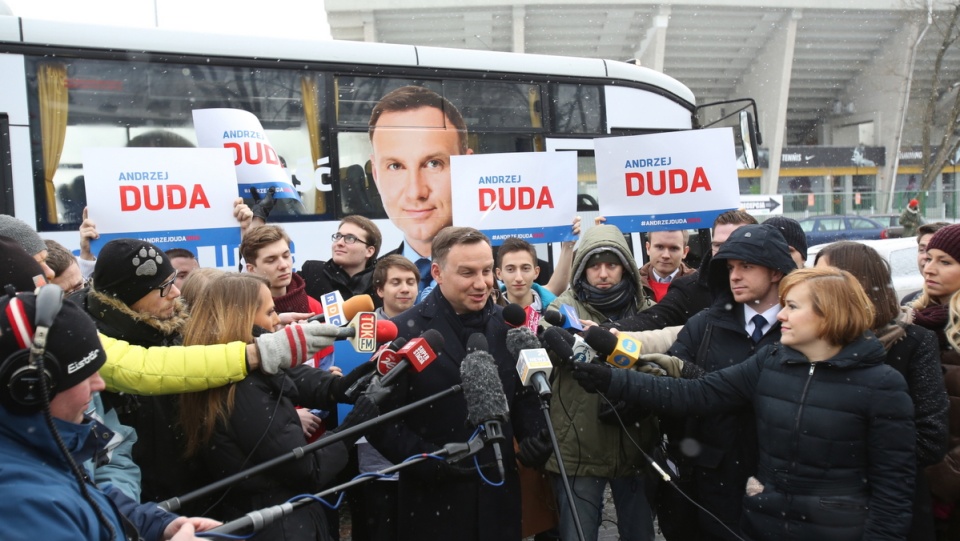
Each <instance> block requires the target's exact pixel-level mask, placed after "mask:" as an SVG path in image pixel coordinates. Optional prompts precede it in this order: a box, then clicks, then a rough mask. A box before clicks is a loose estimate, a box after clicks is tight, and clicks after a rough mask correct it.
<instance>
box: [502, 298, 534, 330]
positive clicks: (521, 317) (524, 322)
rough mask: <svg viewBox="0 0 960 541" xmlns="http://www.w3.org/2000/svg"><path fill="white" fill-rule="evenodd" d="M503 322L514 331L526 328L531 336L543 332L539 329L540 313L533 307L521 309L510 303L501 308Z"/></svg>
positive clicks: (517, 305)
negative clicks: (518, 328)
mask: <svg viewBox="0 0 960 541" xmlns="http://www.w3.org/2000/svg"><path fill="white" fill-rule="evenodd" d="M503 320H504V321H506V322H507V325H509V326H511V327H513V328H514V329H516V328H517V327H526V328H528V329H530V332H532V333H533V334H539V333H540V332H542V331H543V329H542V328H541V327H540V312H537V310H536V309H535V308H534V307H533V306H527V307H526V308H523V307H521V306H520V305H519V304H514V303H510V304H508V305H506V306H504V307H503Z"/></svg>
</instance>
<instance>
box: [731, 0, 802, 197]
mask: <svg viewBox="0 0 960 541" xmlns="http://www.w3.org/2000/svg"><path fill="white" fill-rule="evenodd" d="M802 16H803V11H802V10H799V9H794V10H792V11H790V12H788V13H787V14H785V15H784V18H783V19H782V20H781V21H780V23H779V24H778V26H779V30H778V31H777V32H774V34H773V37H772V38H770V41H768V42H767V44H766V45H765V46H764V47H763V49H762V51H763V52H762V53H760V56H758V57H757V58H756V60H754V62H753V64H751V65H750V68H749V69H747V71H746V73H745V74H744V75H743V77H742V78H741V80H740V83H739V84H737V86H736V88H735V89H734V92H733V95H732V96H731V98H738V97H751V98H753V99H754V100H756V102H757V111H758V115H759V117H760V119H759V124H760V133H761V135H762V136H763V146H765V147H766V148H768V149H769V151H770V164H769V166H768V167H767V169H766V170H764V171H763V175H762V176H761V177H760V193H762V194H775V193H777V183H778V181H779V179H780V155H781V154H782V153H783V143H784V141H785V139H786V136H787V98H789V97H790V77H791V72H792V71H793V49H794V45H795V44H796V40H797V21H799V20H800V19H801V18H802Z"/></svg>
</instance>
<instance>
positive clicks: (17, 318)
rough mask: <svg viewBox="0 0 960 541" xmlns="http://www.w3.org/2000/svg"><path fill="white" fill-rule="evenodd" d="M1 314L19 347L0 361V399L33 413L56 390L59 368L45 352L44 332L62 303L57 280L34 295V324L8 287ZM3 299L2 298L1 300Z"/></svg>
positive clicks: (15, 409)
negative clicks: (2, 313) (6, 298)
mask: <svg viewBox="0 0 960 541" xmlns="http://www.w3.org/2000/svg"><path fill="white" fill-rule="evenodd" d="M8 295H9V297H8V298H9V301H8V302H7V303H6V306H5V307H4V316H5V318H6V320H7V323H8V324H9V326H10V328H11V330H12V332H11V334H12V335H13V339H15V340H16V344H17V345H18V346H19V347H20V349H18V350H17V351H15V352H14V353H12V354H11V355H9V356H8V357H7V358H6V359H4V361H3V363H2V364H0V403H2V404H3V405H4V406H5V407H6V408H7V409H8V410H10V411H12V412H14V413H33V412H37V411H40V410H42V409H43V408H44V402H45V401H44V392H43V388H42V387H41V386H43V387H46V390H47V393H46V394H47V401H49V400H50V399H51V398H53V396H54V395H55V394H56V393H57V385H58V382H59V380H60V375H61V372H60V370H61V368H60V363H59V362H57V359H56V358H55V357H54V356H53V355H52V354H51V353H49V352H47V350H46V348H47V336H48V334H49V332H50V327H51V326H53V322H54V321H55V320H56V319H57V314H59V313H60V308H61V306H62V305H63V290H62V289H61V288H60V286H58V285H56V284H49V285H45V286H43V287H41V288H40V290H39V291H38V292H37V295H36V306H35V310H34V312H35V313H34V318H33V326H32V327H31V324H30V318H29V317H28V316H27V311H26V307H25V306H24V304H23V301H22V300H21V299H20V298H19V297H18V296H17V295H15V294H12V292H9V291H8ZM0 302H2V301H0Z"/></svg>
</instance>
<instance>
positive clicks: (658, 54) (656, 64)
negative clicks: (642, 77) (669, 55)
mask: <svg viewBox="0 0 960 541" xmlns="http://www.w3.org/2000/svg"><path fill="white" fill-rule="evenodd" d="M669 24H670V6H660V10H659V11H658V12H657V14H656V15H654V16H653V24H652V25H651V26H650V27H649V28H647V33H646V35H644V37H643V41H641V42H640V46H639V47H637V51H636V53H635V54H634V58H636V59H637V62H638V63H639V64H640V65H641V66H643V67H646V68H650V69H652V70H656V71H659V72H661V73H662V72H663V57H664V55H665V54H666V50H667V26H669Z"/></svg>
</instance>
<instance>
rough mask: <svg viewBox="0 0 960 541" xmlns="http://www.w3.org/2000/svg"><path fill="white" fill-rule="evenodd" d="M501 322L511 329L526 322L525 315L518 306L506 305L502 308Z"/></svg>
mask: <svg viewBox="0 0 960 541" xmlns="http://www.w3.org/2000/svg"><path fill="white" fill-rule="evenodd" d="M503 320H504V321H506V322H507V325H510V326H511V327H520V326H521V325H523V324H524V323H526V322H527V313H526V312H524V311H523V307H522V306H520V305H519V304H513V303H511V304H508V305H506V306H504V307H503Z"/></svg>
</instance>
